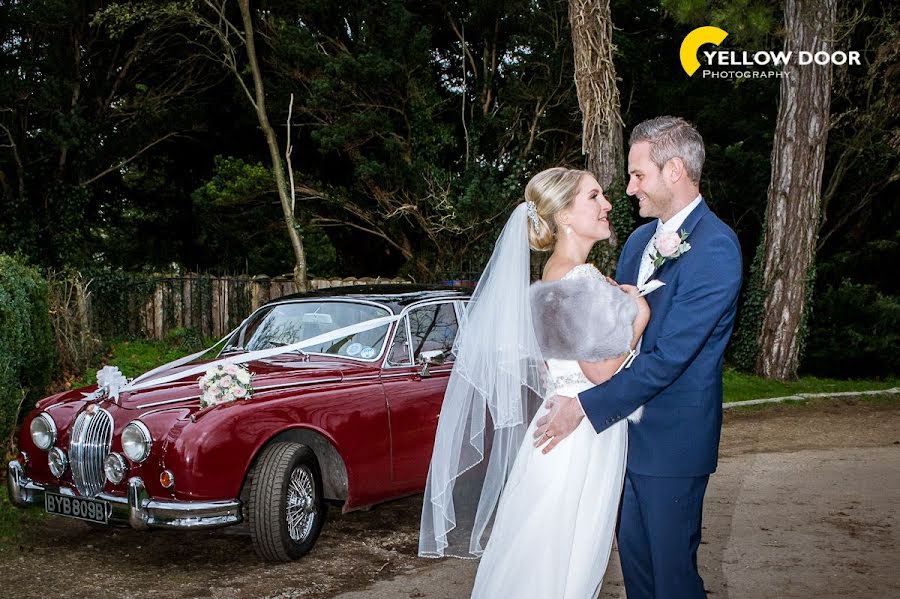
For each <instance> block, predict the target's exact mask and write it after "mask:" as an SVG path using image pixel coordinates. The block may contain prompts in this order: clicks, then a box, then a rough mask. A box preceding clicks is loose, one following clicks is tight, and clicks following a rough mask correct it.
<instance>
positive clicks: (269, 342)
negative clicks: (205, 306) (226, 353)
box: [231, 301, 390, 360]
mask: <svg viewBox="0 0 900 599" xmlns="http://www.w3.org/2000/svg"><path fill="white" fill-rule="evenodd" d="M385 316H390V312H388V310H387V309H385V308H381V307H379V306H374V305H371V304H363V303H356V302H349V301H346V302H344V301H328V302H290V303H284V304H276V305H273V306H269V307H266V308H263V309H261V310H259V311H258V312H256V313H255V314H254V315H253V317H252V318H251V319H250V320H249V321H248V322H247V323H246V324H245V325H244V327H243V328H242V329H241V330H240V331H238V333H237V336H236V339H235V340H233V341H232V342H231V344H232V345H237V346H239V347H240V348H241V349H245V350H247V351H255V350H260V349H269V348H271V347H279V346H282V345H290V344H292V343H297V342H299V341H305V340H307V339H312V338H313V337H318V336H319V335H324V334H326V333H332V332H335V331H337V330H338V329H342V328H344V327H349V326H351V325H355V324H359V323H362V322H365V321H367V320H372V319H375V318H382V317H385ZM389 328H390V325H382V326H380V327H378V328H375V329H370V330H368V331H362V332H359V333H351V334H348V335H341V336H340V337H338V338H336V339H333V340H330V341H327V342H325V343H321V344H318V345H314V346H311V347H307V348H304V349H303V351H304V352H306V353H320V354H336V355H341V356H348V357H351V358H358V359H362V360H372V359H374V358H376V357H378V356H379V355H380V354H381V348H382V346H383V345H384V339H385V335H386V334H387V331H388V329H389ZM235 341H236V343H235Z"/></svg>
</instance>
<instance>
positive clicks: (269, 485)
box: [248, 443, 328, 562]
mask: <svg viewBox="0 0 900 599" xmlns="http://www.w3.org/2000/svg"><path fill="white" fill-rule="evenodd" d="M327 509H328V508H327V505H326V504H325V497H324V495H323V492H322V474H321V471H320V470H319V462H318V460H316V456H315V454H314V453H313V452H312V450H311V449H310V448H309V447H307V446H306V445H301V444H299V443H273V444H272V445H270V446H269V447H267V448H266V449H264V450H263V453H262V455H260V457H259V461H258V462H257V466H256V472H255V474H254V477H253V482H252V483H251V487H250V501H249V505H248V519H249V525H250V534H251V537H252V538H253V548H254V549H255V550H256V553H257V555H259V556H260V557H261V558H263V559H265V560H269V561H279V562H283V561H289V560H292V559H297V558H298V557H300V556H301V555H303V554H305V553H307V552H308V551H309V550H310V549H312V547H313V545H315V543H316V539H318V538H319V533H320V532H321V531H322V525H323V524H325V515H326V512H327Z"/></svg>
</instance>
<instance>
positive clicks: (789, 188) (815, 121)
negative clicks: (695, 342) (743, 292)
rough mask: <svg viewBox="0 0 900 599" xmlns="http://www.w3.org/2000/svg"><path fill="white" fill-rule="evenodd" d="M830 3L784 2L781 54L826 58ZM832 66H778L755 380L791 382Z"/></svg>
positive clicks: (814, 231)
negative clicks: (819, 54) (778, 92)
mask: <svg viewBox="0 0 900 599" xmlns="http://www.w3.org/2000/svg"><path fill="white" fill-rule="evenodd" d="M836 11H837V0H786V1H785V11H784V12H785V36H786V39H785V44H784V49H785V51H789V52H793V56H797V53H798V52H799V51H801V50H803V51H809V52H813V53H815V52H821V51H824V52H830V51H831V48H832V39H833V32H834V25H835V19H836ZM831 79H832V68H831V65H817V64H809V65H798V64H796V62H794V63H793V64H790V65H788V66H786V67H785V70H784V78H783V79H782V80H781V99H780V106H779V108H778V119H777V122H776V128H775V142H774V146H773V148H772V178H771V182H770V183H769V194H768V204H767V207H766V222H765V240H764V243H763V248H764V251H765V254H764V260H763V289H764V291H765V294H766V296H765V302H764V305H763V316H762V327H761V329H760V334H759V354H758V357H757V362H756V371H757V373H758V374H760V375H762V376H764V377H767V378H775V379H780V380H788V379H792V378H795V377H796V376H797V368H798V366H799V362H800V354H801V347H802V343H803V339H802V333H801V331H802V326H803V319H804V313H805V311H806V309H807V302H808V296H809V293H810V284H811V280H810V279H811V276H810V275H811V273H812V272H813V267H814V261H815V249H816V238H817V236H818V232H819V221H820V216H821V214H820V213H821V189H822V170H823V167H824V164H825V145H826V141H827V138H828V125H829V110H830V105H831Z"/></svg>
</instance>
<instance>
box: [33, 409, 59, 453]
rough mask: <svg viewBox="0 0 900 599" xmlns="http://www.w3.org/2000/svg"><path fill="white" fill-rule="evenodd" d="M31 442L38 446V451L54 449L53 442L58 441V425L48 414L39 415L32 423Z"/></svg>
mask: <svg viewBox="0 0 900 599" xmlns="http://www.w3.org/2000/svg"><path fill="white" fill-rule="evenodd" d="M31 440H32V441H34V444H35V445H37V446H38V449H43V450H44V451H47V450H48V449H50V448H51V447H53V442H54V441H56V424H54V422H53V418H50V415H49V414H47V413H46V412H43V413H41V414H39V415H38V416H37V418H35V419H34V420H32V421H31Z"/></svg>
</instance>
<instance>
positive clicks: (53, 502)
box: [44, 493, 109, 524]
mask: <svg viewBox="0 0 900 599" xmlns="http://www.w3.org/2000/svg"><path fill="white" fill-rule="evenodd" d="M44 507H45V508H46V509H47V513H48V514H57V515H59V516H68V517H70V518H78V519H79V520H87V521H88V522H99V523H101V524H106V522H107V520H108V519H109V513H108V512H109V509H108V508H109V504H108V503H107V502H105V501H100V500H98V499H85V498H83V497H69V496H66V495H57V494H56V493H45V494H44Z"/></svg>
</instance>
